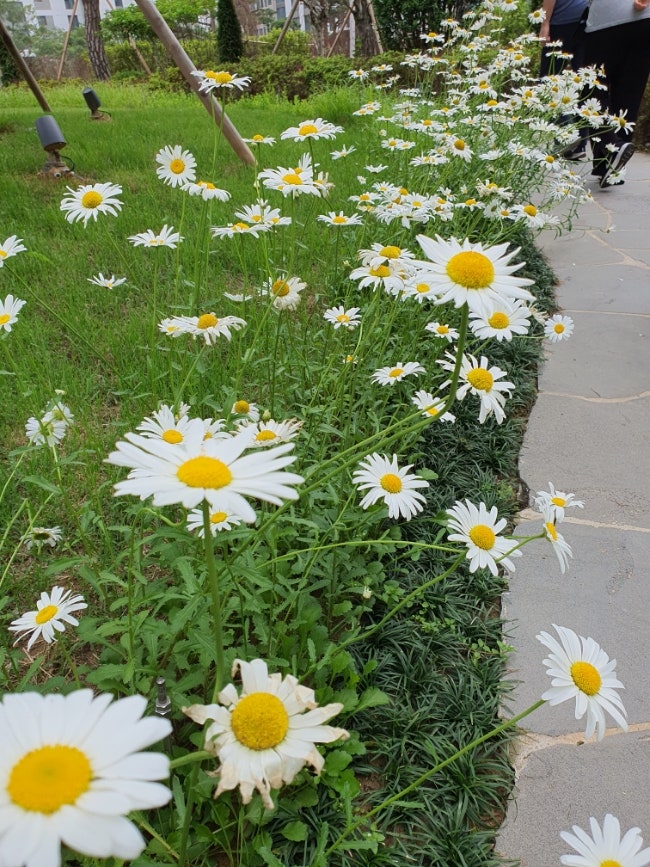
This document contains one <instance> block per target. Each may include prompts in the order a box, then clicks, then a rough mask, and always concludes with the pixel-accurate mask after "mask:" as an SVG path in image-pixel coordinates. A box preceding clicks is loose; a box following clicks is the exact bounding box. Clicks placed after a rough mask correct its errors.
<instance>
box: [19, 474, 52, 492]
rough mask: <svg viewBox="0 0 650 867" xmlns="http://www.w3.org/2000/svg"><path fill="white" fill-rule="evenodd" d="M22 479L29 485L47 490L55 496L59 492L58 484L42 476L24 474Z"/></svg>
mask: <svg viewBox="0 0 650 867" xmlns="http://www.w3.org/2000/svg"><path fill="white" fill-rule="evenodd" d="M22 481H23V482H29V484H30V485H36V487H37V488H42V489H43V490H44V491H49V492H50V494H56V495H57V496H58V495H60V494H61V489H60V488H59V486H58V485H55V484H53V483H52V482H49V481H48V480H47V479H44V478H43V476H24V477H23V479H22Z"/></svg>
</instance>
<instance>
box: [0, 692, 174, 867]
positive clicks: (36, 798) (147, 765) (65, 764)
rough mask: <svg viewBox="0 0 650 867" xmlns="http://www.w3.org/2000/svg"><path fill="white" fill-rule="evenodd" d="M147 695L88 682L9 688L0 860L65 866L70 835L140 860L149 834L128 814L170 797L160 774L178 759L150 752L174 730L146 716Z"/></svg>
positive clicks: (80, 845) (93, 853)
mask: <svg viewBox="0 0 650 867" xmlns="http://www.w3.org/2000/svg"><path fill="white" fill-rule="evenodd" d="M146 708H147V700H146V699H145V698H143V697H142V696H140V695H134V696H129V697H128V698H123V699H119V700H118V701H113V696H111V695H106V694H103V695H98V696H94V695H93V693H92V692H91V690H89V689H83V690H76V691H75V692H71V693H68V694H67V695H59V694H50V695H40V694H38V693H34V692H26V693H16V694H13V695H11V694H10V695H5V696H4V698H3V699H2V702H1V703H0V730H1V731H2V768H1V770H0V792H1V793H2V795H1V797H0V805H1V807H2V809H1V810H0V859H2V863H3V864H6V865H21V867H58V865H59V864H60V863H61V851H60V850H61V844H64V845H66V846H68V847H69V848H70V849H73V850H75V851H76V852H79V853H81V854H82V855H86V856H88V857H89V858H92V859H95V858H101V859H104V858H110V857H114V858H115V859H116V860H127V861H131V860H132V859H134V858H137V857H138V855H140V853H141V852H142V851H143V850H144V848H145V845H146V844H145V841H144V839H143V837H142V835H141V834H140V831H139V830H138V829H137V828H136V826H135V825H134V824H133V823H132V822H130V821H129V819H128V818H127V816H128V815H129V813H131V812H132V811H134V810H150V809H152V808H155V807H162V806H163V805H164V804H166V803H167V802H168V801H169V799H170V797H171V792H170V791H169V789H168V788H167V786H164V785H162V784H161V783H158V782H154V781H156V780H161V779H164V778H165V777H167V776H168V775H169V759H168V758H167V757H166V756H164V755H162V753H153V752H149V751H146V752H145V751H144V750H145V749H146V747H149V746H152V745H153V744H156V743H158V742H159V741H161V740H162V739H163V738H165V737H167V736H168V735H169V733H170V732H171V724H170V723H169V721H168V720H165V719H161V718H160V717H153V716H152V717H146V718H143V714H144V713H145V711H146Z"/></svg>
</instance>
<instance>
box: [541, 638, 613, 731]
mask: <svg viewBox="0 0 650 867" xmlns="http://www.w3.org/2000/svg"><path fill="white" fill-rule="evenodd" d="M553 628H554V629H555V631H556V632H557V634H558V635H559V637H560V641H559V642H558V641H557V639H555V638H554V637H553V636H552V635H549V633H548V632H540V634H539V635H538V636H537V640H538V641H541V643H542V644H543V645H544V647H547V648H548V649H549V650H550V651H551V653H550V654H549V656H548V657H547V658H546V659H545V660H544V665H545V666H546V668H547V669H548V671H547V674H548V675H549V677H551V678H552V680H551V688H550V689H548V690H546V692H545V693H544V694H543V695H542V699H543V700H544V701H547V702H548V703H549V704H550V705H551V706H554V705H556V704H561V703H562V702H563V701H569V700H570V699H572V698H575V700H576V710H575V718H576V719H582V717H583V716H584V715H585V713H586V714H587V729H586V731H585V737H587V738H590V737H591V736H592V735H593V733H594V731H596V729H597V730H598V732H597V734H598V740H599V741H600V740H602V738H603V736H604V734H605V713H604V711H607V712H608V713H609V714H610V715H611V716H612V717H613V718H614V720H615V722H616V723H617V725H619V726H620V728H622V729H623V731H627V722H626V720H625V717H626V715H627V714H626V712H625V708H624V707H623V702H622V701H621V699H620V698H619V696H618V693H617V692H616V690H617V689H624V686H623V684H622V683H621V682H620V681H619V680H618V679H617V677H616V660H615V659H610V658H609V656H607V654H606V653H605V651H604V650H601V648H600V645H599V644H597V643H596V642H595V641H594V640H593V638H583V637H582V636H581V635H576V633H575V632H574V631H573V630H572V629H567V628H566V627H565V626H556V625H555V624H553Z"/></svg>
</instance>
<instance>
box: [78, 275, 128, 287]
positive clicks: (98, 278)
mask: <svg viewBox="0 0 650 867" xmlns="http://www.w3.org/2000/svg"><path fill="white" fill-rule="evenodd" d="M86 279H87V280H88V282H89V283H92V284H93V285H94V286H102V287H103V288H104V289H115V287H116V286H121V285H122V283H126V277H116V276H115V274H111V276H110V277H104V275H103V274H102V272H101V271H100V272H99V274H96V275H94V276H93V277H87V278H86Z"/></svg>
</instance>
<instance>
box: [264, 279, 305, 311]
mask: <svg viewBox="0 0 650 867" xmlns="http://www.w3.org/2000/svg"><path fill="white" fill-rule="evenodd" d="M306 286H307V284H306V283H303V281H302V280H301V279H300V278H299V277H286V276H282V277H278V279H277V280H266V281H265V282H264V283H263V284H262V287H261V289H260V295H266V296H268V297H269V298H272V299H273V306H274V307H275V308H276V310H295V308H296V307H297V306H298V304H300V293H301V292H302V290H303V289H305V288H306Z"/></svg>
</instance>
